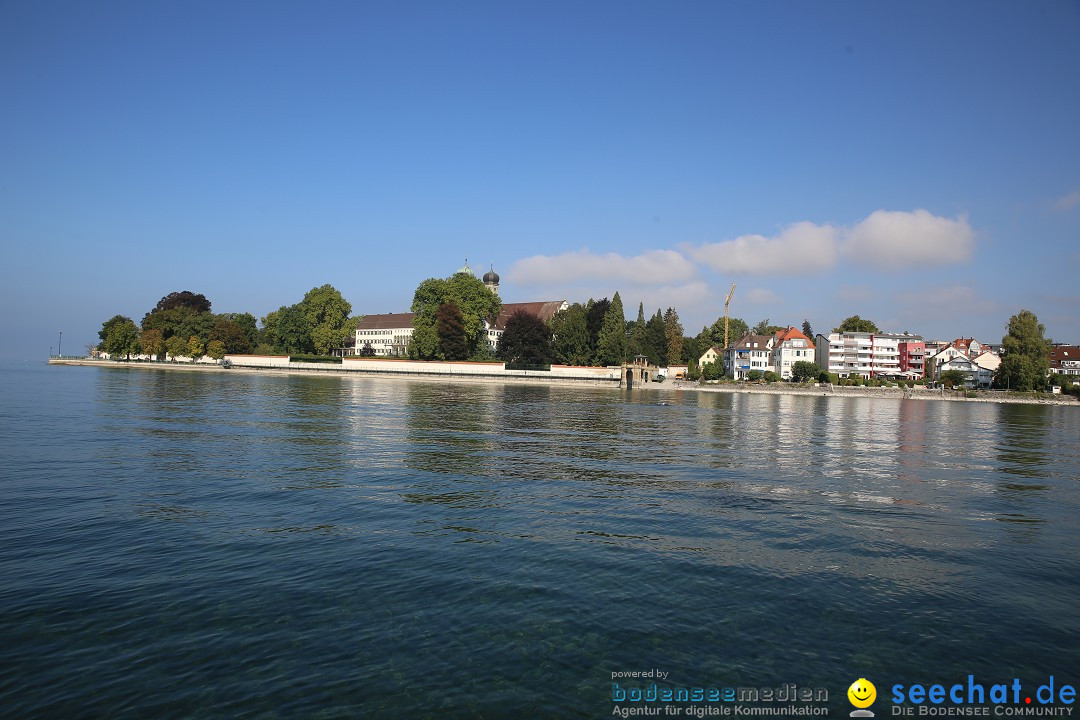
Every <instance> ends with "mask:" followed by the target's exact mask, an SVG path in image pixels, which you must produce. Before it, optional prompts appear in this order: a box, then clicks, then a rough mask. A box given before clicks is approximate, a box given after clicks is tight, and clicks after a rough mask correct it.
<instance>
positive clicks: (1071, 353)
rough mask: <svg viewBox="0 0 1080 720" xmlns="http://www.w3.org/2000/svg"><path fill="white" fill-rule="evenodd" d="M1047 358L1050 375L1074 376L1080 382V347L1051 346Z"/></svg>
mask: <svg viewBox="0 0 1080 720" xmlns="http://www.w3.org/2000/svg"><path fill="white" fill-rule="evenodd" d="M1049 357H1050V374H1051V375H1075V376H1078V377H1075V378H1073V381H1074V382H1080V346H1077V345H1051V346H1050V354H1049Z"/></svg>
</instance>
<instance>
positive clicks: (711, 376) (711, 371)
mask: <svg viewBox="0 0 1080 720" xmlns="http://www.w3.org/2000/svg"><path fill="white" fill-rule="evenodd" d="M701 377H703V378H705V379H706V380H719V379H720V378H722V377H724V367H723V366H722V365H721V364H720V363H718V362H711V363H705V364H704V365H702V366H701Z"/></svg>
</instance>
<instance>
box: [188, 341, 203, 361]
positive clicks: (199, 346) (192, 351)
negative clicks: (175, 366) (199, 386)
mask: <svg viewBox="0 0 1080 720" xmlns="http://www.w3.org/2000/svg"><path fill="white" fill-rule="evenodd" d="M204 349H205V346H204V345H203V343H202V340H200V339H199V337H198V336H197V335H192V336H191V337H189V338H188V342H187V354H188V357H190V358H191V362H195V361H196V360H198V359H199V358H201V357H202V356H203V350H204Z"/></svg>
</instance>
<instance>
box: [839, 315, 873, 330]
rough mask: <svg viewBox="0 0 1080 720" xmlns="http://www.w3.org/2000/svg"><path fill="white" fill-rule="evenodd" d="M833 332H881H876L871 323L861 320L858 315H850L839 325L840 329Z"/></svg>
mask: <svg viewBox="0 0 1080 720" xmlns="http://www.w3.org/2000/svg"><path fill="white" fill-rule="evenodd" d="M833 332H838V333H849V332H866V333H876V332H881V331H880V330H878V326H877V325H875V324H874V323H873V322H872V321H870V320H863V319H862V318H861V317H859V316H858V315H852V316H851V317H849V318H847V319H846V320H844V322H842V323H840V327H838V328H836V329H834V330H833Z"/></svg>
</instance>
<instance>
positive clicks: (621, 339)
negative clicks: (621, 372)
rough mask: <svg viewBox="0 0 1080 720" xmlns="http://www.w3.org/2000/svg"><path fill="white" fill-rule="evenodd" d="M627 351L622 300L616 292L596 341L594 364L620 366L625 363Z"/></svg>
mask: <svg viewBox="0 0 1080 720" xmlns="http://www.w3.org/2000/svg"><path fill="white" fill-rule="evenodd" d="M628 350H629V343H628V342H627V340H626V316H625V315H624V314H623V304H622V298H620V297H619V293H618V292H616V293H615V296H614V297H612V298H611V306H610V307H608V311H607V313H605V315H604V324H603V326H602V327H601V328H600V334H599V335H598V336H597V339H596V362H597V364H598V365H620V364H622V363H623V362H625V361H626V353H627V351H628Z"/></svg>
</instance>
